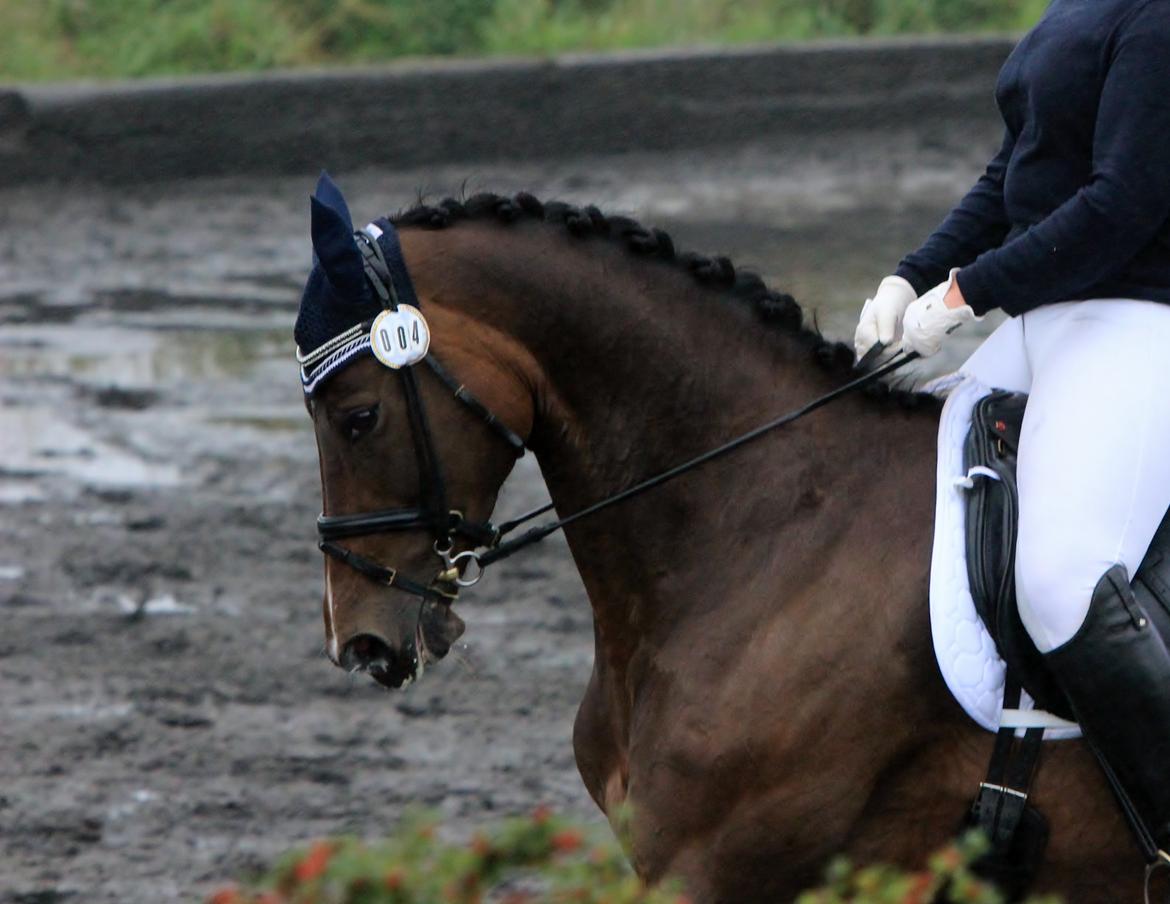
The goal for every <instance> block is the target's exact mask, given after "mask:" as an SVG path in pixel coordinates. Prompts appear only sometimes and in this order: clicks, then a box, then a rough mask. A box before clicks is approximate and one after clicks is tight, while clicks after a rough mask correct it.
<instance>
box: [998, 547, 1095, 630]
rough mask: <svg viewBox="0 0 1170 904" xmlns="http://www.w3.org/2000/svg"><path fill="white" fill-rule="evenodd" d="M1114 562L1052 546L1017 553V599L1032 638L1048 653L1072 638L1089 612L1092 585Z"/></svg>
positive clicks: (1025, 625) (1022, 618) (1021, 548)
mask: <svg viewBox="0 0 1170 904" xmlns="http://www.w3.org/2000/svg"><path fill="white" fill-rule="evenodd" d="M1110 564H1111V563H1101V562H1096V561H1094V560H1093V559H1092V557H1090V556H1087V555H1074V554H1070V553H1063V554H1062V552H1060V551H1057V550H1053V549H1051V548H1049V549H1046V550H1038V551H1035V552H1034V553H1032V554H1029V551H1028V550H1027V549H1026V548H1025V547H1024V546H1022V545H1021V547H1020V548H1018V549H1017V554H1016V599H1017V601H1018V604H1019V608H1020V619H1021V621H1023V623H1024V627H1025V628H1026V629H1027V631H1028V634H1029V635H1030V636H1031V638H1032V642H1033V643H1035V644H1036V647H1037V649H1039V650H1040V652H1041V653H1047V652H1050V651H1051V650H1054V649H1056V647H1058V646H1060V645H1061V644H1063V643H1065V642H1066V641H1068V640H1071V639H1072V636H1073V635H1074V634H1076V632H1077V629H1078V628H1080V626H1081V624H1082V623H1083V622H1084V620H1085V616H1086V615H1087V614H1088V612H1089V603H1090V602H1091V601H1092V599H1093V588H1094V587H1095V586H1096V584H1097V581H1098V580H1099V579H1100V577H1101V575H1102V574H1103V573H1104V572H1105V571H1106V570H1107V569H1108V568H1109V566H1110Z"/></svg>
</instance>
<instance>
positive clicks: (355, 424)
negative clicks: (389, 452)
mask: <svg viewBox="0 0 1170 904" xmlns="http://www.w3.org/2000/svg"><path fill="white" fill-rule="evenodd" d="M376 423H378V406H377V405H372V406H371V407H369V408H359V409H358V410H357V411H351V412H350V413H349V414H347V415H346V416H345V421H344V422H343V424H342V429H343V430H344V431H345V435H346V436H347V437H349V441H350V442H354V441H355V440H357V439H359V438H360V437H362V436H364V435H365V434H367V433H369V432H370V431H371V430H373V429H374V425H375V424H376Z"/></svg>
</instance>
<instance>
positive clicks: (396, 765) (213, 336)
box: [0, 147, 993, 904]
mask: <svg viewBox="0 0 1170 904" xmlns="http://www.w3.org/2000/svg"><path fill="white" fill-rule="evenodd" d="M990 150H993V149H985V148H974V149H973V150H972V157H971V159H967V160H961V161H955V160H948V159H931V157H930V154H929V153H928V152H923V153H919V154H917V155H916V156H913V158H912V159H903V158H901V157H900V156H899V154H898V153H895V152H892V151H891V149H889V148H886V149H874V148H872V147H860V148H859V149H858V151H857V160H855V161H853V162H852V163H850V162H849V161H845V162H844V163H843V162H842V161H837V162H836V163H834V164H833V165H832V166H827V165H820V164H817V163H816V162H813V161H809V162H806V163H804V164H801V165H800V166H799V167H793V166H792V165H791V164H786V163H784V162H782V161H781V160H780V158H778V157H776V156H775V155H773V154H770V153H769V152H767V151H765V150H762V149H751V148H749V149H744V150H741V151H738V152H735V153H730V152H729V153H727V154H726V155H723V156H721V157H719V158H718V159H716V157H715V156H714V155H707V156H705V157H699V156H689V157H688V156H685V155H680V156H667V157H664V156H646V157H637V156H634V157H623V158H609V159H590V160H581V161H575V162H561V163H556V164H547V165H519V166H506V165H499V166H487V167H485V166H479V167H471V166H469V167H460V168H447V169H442V170H430V171H426V172H421V171H412V172H397V173H365V174H360V175H351V176H347V177H345V178H342V179H341V180H340V181H341V183H342V185H343V187H344V188H345V190H346V191H347V193H348V195H349V197H350V198H351V203H352V204H353V207H354V213H355V217H358V218H365V217H372V216H375V215H377V214H380V213H384V212H387V211H389V210H392V209H395V208H397V207H399V206H401V205H405V204H408V203H410V201H411V200H412V199H413V198H414V197H415V195H416V193H417V190H418V189H420V188H422V189H424V190H426V191H428V192H429V193H432V194H438V193H442V192H444V191H448V190H452V189H454V190H458V188H459V186H460V184H461V183H462V182H463V181H464V179H467V180H469V181H468V185H469V187H470V188H471V189H472V190H474V189H477V188H481V187H482V188H490V189H493V190H503V191H508V190H514V189H518V188H527V189H530V190H533V191H535V192H537V193H538V194H540V195H542V196H546V197H551V196H560V197H567V198H569V199H571V200H579V201H593V202H598V203H600V204H602V205H603V206H604V207H606V208H607V209H610V210H622V211H627V212H634V213H636V214H637V215H639V216H641V217H643V218H644V219H645V220H646V221H648V222H653V223H656V224H658V225H661V226H664V227H666V228H668V229H670V230H672V231H673V232H674V234H675V237H676V239H677V240H678V243H679V244H680V245H681V246H683V247H688V248H696V249H700V250H704V251H708V252H723V253H728V254H730V255H731V256H732V257H733V258H734V259H735V260H736V261H737V262H746V263H750V264H753V265H755V266H756V267H757V268H758V269H759V270H760V271H761V272H763V273H764V274H765V275H766V276H767V277H768V278H769V280H770V281H771V282H772V283H774V284H775V285H777V286H780V287H783V288H785V289H788V290H790V291H792V292H794V294H796V296H797V297H798V298H799V299H801V300H802V301H804V302H805V304H806V307H809V308H815V309H816V310H817V315H818V320H819V323H820V325H821V326H822V328H823V329H825V330H826V332H829V333H832V334H836V335H839V336H845V335H847V334H849V333H851V331H852V325H853V321H854V318H855V312H856V310H857V307H858V305H859V303H860V299H861V298H862V297H863V296H864V294H865V293H866V292H867V291H869V290H871V288H872V286H873V285H874V284H875V283H876V281H877V280H878V279H880V277H881V276H882V275H884V274H885V273H886V272H888V270H889V268H890V267H891V266H892V265H893V264H894V262H896V260H897V259H898V257H899V256H900V254H901V253H902V252H903V251H905V250H907V249H908V248H909V247H911V246H912V245H913V244H914V243H915V242H916V241H917V240H918V239H919V238H921V237H922V235H924V234H925V232H926V231H927V230H929V228H930V227H931V226H932V225H933V223H934V222H935V221H936V220H937V218H938V216H939V214H940V212H941V211H942V210H943V209H944V207H945V205H946V204H947V203H948V202H950V201H952V200H953V199H954V198H955V197H957V194H958V193H959V192H960V191H961V190H962V188H963V187H964V186H965V184H969V182H970V180H971V178H972V175H973V173H974V172H975V171H976V169H977V167H978V166H979V164H980V162H981V161H980V159H979V158H980V157H981V156H982V155H983V154H984V153H985V152H989V151H990ZM899 160H901V162H897V161H899ZM311 181H312V180H311V179H280V180H266V181H261V182H258V183H256V182H253V183H248V184H242V183H235V182H232V181H224V180H214V181H210V180H209V181H199V182H191V183H186V184H182V185H161V186H144V187H140V188H133V189H97V188H85V189H82V188H59V187H47V186H41V187H36V188H28V189H21V190H18V191H9V192H5V193H2V194H0V626H2V627H0V901H4V902H23V904H33V902H36V904H50V902H55V901H66V900H78V901H80V900H84V901H87V902H89V901H121V902H146V901H151V902H157V901H168V900H179V899H184V900H191V899H193V898H197V897H198V896H199V895H201V894H203V893H205V892H206V891H207V890H208V889H209V888H211V887H212V886H213V885H214V884H215V883H216V882H217V881H218V880H222V879H223V878H224V877H230V876H232V875H236V874H239V873H241V872H242V871H247V870H251V869H253V868H259V867H261V866H263V865H264V864H265V863H266V862H268V860H269V859H270V858H271V857H272V856H273V855H275V854H276V853H278V852H280V851H282V850H284V849H285V848H287V847H288V846H290V845H294V844H298V843H302V842H304V841H306V840H308V839H310V838H312V837H315V836H319V835H324V834H335V833H341V832H355V833H360V834H369V835H373V834H377V833H380V832H383V831H386V830H388V829H390V828H392V827H393V826H394V824H395V822H396V820H397V819H398V818H399V816H400V814H401V813H402V811H403V809H404V808H405V807H407V806H408V805H411V804H422V805H425V806H429V807H433V808H436V809H437V810H439V811H440V812H441V813H442V814H444V816H445V817H446V819H447V820H448V821H449V822H450V824H451V825H453V826H455V827H456V828H459V827H464V828H465V827H466V826H468V825H470V824H473V823H475V822H478V821H482V820H490V819H494V818H496V817H498V816H501V815H504V814H512V813H517V812H524V811H527V810H529V809H530V808H531V807H533V806H534V805H535V804H536V803H538V802H542V801H543V802H549V803H551V804H553V805H554V806H555V807H557V808H558V809H560V810H563V811H568V812H571V813H574V814H578V815H581V816H583V817H585V818H587V819H597V818H598V817H597V814H596V811H595V808H594V807H593V805H592V803H591V802H590V801H589V800H588V798H587V796H586V795H585V793H584V790H583V788H582V787H581V784H580V781H579V779H578V777H577V774H576V769H575V766H574V764H573V757H572V751H571V747H570V732H571V726H572V720H573V715H574V712H575V707H576V702H577V700H578V699H579V696H580V693H581V691H582V688H583V686H584V683H585V681H586V679H587V677H588V674H589V667H590V661H591V656H592V644H591V640H592V634H591V628H590V613H589V608H588V604H587V602H586V601H585V599H584V595H583V592H582V590H581V587H580V584H579V581H578V579H577V577H576V575H575V573H574V571H573V569H572V565H571V562H570V560H569V558H568V555H567V553H566V551H565V549H564V547H563V545H562V544H561V542H560V541H559V540H554V541H551V542H549V543H547V544H545V545H544V546H543V547H542V548H538V549H536V550H533V551H531V552H530V553H529V554H528V555H526V556H523V557H520V558H518V559H514V560H510V561H509V562H507V563H503V564H501V566H500V567H498V568H497V569H496V570H495V571H494V572H493V573H492V574H491V575H490V576H489V578H488V579H486V580H485V581H484V582H483V584H481V585H480V586H479V587H477V588H476V589H475V591H473V592H472V593H470V594H468V595H467V597H466V600H465V601H464V602H463V603H461V606H460V609H461V614H462V615H463V617H464V618H465V619H466V620H467V623H468V630H467V633H466V635H465V643H463V644H462V645H461V647H460V648H459V649H458V650H457V651H456V653H455V654H454V655H453V656H452V657H449V658H448V660H447V661H445V662H444V663H442V664H441V665H440V666H438V667H436V668H434V669H433V670H431V671H429V672H428V673H427V675H426V677H425V679H424V680H423V681H422V682H421V684H419V685H416V686H414V687H412V688H411V689H410V690H408V691H407V692H405V693H402V692H399V693H390V692H387V691H384V690H382V689H380V688H377V687H375V686H373V685H372V683H370V682H368V681H367V680H365V679H353V678H350V677H347V676H346V675H344V674H342V673H341V672H340V671H338V670H337V669H335V668H333V667H332V666H331V665H330V664H329V663H328V661H327V660H326V659H325V658H324V657H323V655H322V628H321V620H320V614H319V609H320V604H319V601H320V593H321V586H320V585H321V562H320V559H319V556H318V555H317V553H316V551H315V549H314V547H313V517H314V515H315V514H316V512H317V509H318V494H319V491H318V485H317V470H316V460H315V451H314V446H313V441H312V437H311V434H310V431H309V428H308V422H307V419H306V418H305V416H304V413H303V409H302V407H301V399H300V389H299V385H298V382H297V379H296V371H295V365H294V363H293V360H292V342H291V326H292V320H293V317H294V313H295V303H296V300H297V297H298V295H299V287H300V284H301V282H302V280H303V278H304V275H305V271H306V269H307V263H308V258H309V251H308V241H307V233H308V230H307V219H308V218H307V203H306V194H307V193H308V191H309V190H310V188H311ZM989 326H990V324H985V325H983V328H982V330H981V332H986V329H987V328H988V327H989ZM976 337H977V334H976V333H972V334H971V335H969V336H966V337H964V338H962V339H961V340H959V342H957V343H956V346H957V347H956V349H955V354H953V355H952V357H951V359H950V360H949V361H948V362H945V363H944V365H943V366H944V367H945V365H946V364H952V365H953V364H954V363H955V361H956V360H958V359H959V358H961V354H962V352H963V350H964V349H969V348H970V347H971V346H972V345H973V343H974V341H975V339H976ZM541 498H542V487H541V482H540V477H539V473H538V471H537V469H536V467H535V464H534V462H532V461H531V460H528V459H526V460H524V461H523V462H521V464H520V466H519V468H518V470H517V472H516V474H515V475H514V477H513V478H512V480H511V481H510V484H509V487H508V490H507V492H506V494H505V498H504V500H503V503H502V510H501V512H504V511H513V512H514V511H517V510H519V509H521V508H522V507H525V506H526V505H527V504H530V503H535V502H537V501H539V500H540V499H541Z"/></svg>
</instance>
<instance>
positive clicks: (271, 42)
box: [0, 0, 1046, 81]
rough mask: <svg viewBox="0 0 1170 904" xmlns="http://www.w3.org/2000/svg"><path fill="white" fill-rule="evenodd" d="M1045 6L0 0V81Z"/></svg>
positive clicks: (772, 33) (890, 20)
mask: <svg viewBox="0 0 1170 904" xmlns="http://www.w3.org/2000/svg"><path fill="white" fill-rule="evenodd" d="M1045 5H1046V0H0V79H4V80H12V81H20V80H45V79H74V78H127V77H128V78H137V77H143V76H152V75H168V74H176V73H194V72H222V71H233V70H262V69H272V68H277V67H297V66H321V65H344V64H355V63H373V62H384V61H387V60H392V59H396V58H400V57H404V56H422V55H461V56H470V55H488V54H517V53H525V54H532V53H535V54H548V53H558V52H563V51H573V50H606V49H613V48H628V47H662V46H670V45H679V44H683V45H691V44H734V43H743V42H748V41H774V40H801V39H808V38H818V37H842V36H854V35H893V34H906V33H937V32H987V31H1018V30H1021V29H1024V28H1026V27H1028V26H1029V25H1030V24H1031V23H1033V22H1034V21H1035V20H1036V19H1037V18H1038V17H1039V15H1040V12H1041V11H1042V10H1043V8H1044V6H1045Z"/></svg>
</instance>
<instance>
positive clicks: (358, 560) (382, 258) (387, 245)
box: [298, 223, 524, 603]
mask: <svg viewBox="0 0 1170 904" xmlns="http://www.w3.org/2000/svg"><path fill="white" fill-rule="evenodd" d="M354 238H355V240H356V242H357V245H358V249H359V250H360V251H361V254H362V264H363V267H364V269H365V274H366V278H367V280H368V282H369V283H370V285H371V287H372V288H373V290H374V292H375V293H376V295H377V297H378V299H379V300H380V301H381V302H382V307H383V309H384V310H397V309H398V306H399V305H400V304H410V305H411V306H412V307H416V308H417V307H418V299H417V296H416V295H415V292H414V287H413V285H411V283H410V278H409V274H408V273H407V270H406V266H405V262H404V261H403V260H402V256H401V255H402V252H401V249H400V246H399V245H398V240H397V236H396V235H394V232H393V229H392V228H391V229H383V228H381V227H380V226H378V225H377V224H376V223H372V224H370V225H369V226H367V227H366V228H365V229H363V230H359V231H357V232H355V233H354ZM380 239H382V240H383V241H381V242H380V241H379V240H380ZM387 255H389V256H390V257H391V259H393V258H395V257H396V258H397V259H396V260H394V261H393V263H394V265H395V266H394V269H395V270H397V272H398V279H397V280H395V278H394V276H393V273H392V269H391V266H392V265H391V262H390V261H388V259H387ZM372 324H373V320H369V321H365V322H363V323H361V324H359V325H358V329H360V330H361V331H369V329H370V328H371V326H372ZM319 351H320V350H319ZM312 357H313V356H312V355H305V356H301V355H299V354H298V359H299V360H300V361H301V363H302V364H305V363H307V362H311V361H312ZM423 361H424V362H425V363H426V364H427V366H428V367H429V368H430V370H431V372H432V373H434V374H435V376H437V377H438V378H439V380H441V381H442V382H443V383H444V385H446V386H447V388H448V389H450V390H451V392H452V393H453V394H454V396H455V398H456V399H458V400H459V401H461V402H462V403H463V404H464V405H465V406H467V407H468V408H469V409H470V410H471V411H473V412H474V413H475V414H476V415H477V416H478V417H479V418H480V419H481V420H482V421H484V423H486V424H487V425H488V426H489V427H491V428H492V429H493V430H494V431H495V432H496V434H497V435H498V436H500V437H501V438H502V439H503V441H504V442H505V443H506V444H507V445H508V446H509V447H510V448H511V449H512V451H513V452H514V453H515V454H516V456H517V457H519V456H521V455H523V454H524V440H522V439H521V438H520V437H519V436H517V435H516V433H515V432H513V431H512V430H511V429H510V428H509V427H508V426H507V425H506V424H504V423H503V421H501V420H500V419H499V418H497V417H496V416H495V415H494V414H492V412H491V411H490V410H488V408H487V407H486V406H485V405H484V404H483V403H482V402H480V401H479V399H477V398H476V397H475V396H474V395H472V394H471V393H470V392H469V391H468V390H467V388H466V387H464V386H462V385H461V384H459V383H457V382H456V381H455V380H454V379H453V378H452V377H451V375H450V374H449V373H447V371H446V370H445V369H444V368H443V366H442V365H441V364H440V363H439V362H438V360H437V359H436V358H435V357H434V356H433V355H432V354H430V353H429V351H428V353H427V355H426V357H425V358H424V359H423ZM398 375H399V379H400V381H401V385H402V391H403V395H404V397H405V399H406V413H407V418H408V420H409V422H410V433H411V437H412V439H413V442H414V452H415V460H416V462H417V464H418V473H419V478H420V481H421V494H420V499H419V504H418V506H416V507H414V508H394V509H379V510H377V511H370V512H359V513H356V514H351V515H325V514H321V515H319V516H318V517H317V535H318V543H317V546H318V547H319V548H320V550H321V551H322V552H323V553H325V554H326V555H327V556H330V557H332V558H334V559H336V560H337V561H339V562H342V563H344V564H346V565H348V566H349V567H350V568H352V569H354V570H355V571H357V572H359V573H361V574H363V575H365V576H366V577H367V578H369V579H370V580H372V581H375V582H377V583H379V584H382V585H384V586H386V587H393V588H395V589H398V590H401V591H403V592H405V593H410V594H413V595H415V596H419V597H423V598H424V599H435V600H438V601H441V602H444V603H450V602H452V601H454V599H455V598H456V597H457V596H458V593H459V588H460V587H463V586H470V585H471V584H473V583H475V580H477V579H478V570H477V572H476V577H475V579H470V578H464V577H462V576H461V573H460V572H461V569H462V568H465V567H467V565H468V564H470V562H471V559H472V556H471V554H470V553H468V552H463V553H455V552H454V549H455V541H456V538H463V539H466V540H469V541H471V542H472V543H473V544H474V545H475V546H480V547H482V546H490V545H492V544H494V543H495V542H496V541H497V540H498V538H499V531H498V530H497V529H496V528H495V527H494V526H493V525H492V524H491V522H489V521H483V522H477V521H469V520H468V519H467V518H465V517H464V515H463V513H462V512H460V511H458V510H456V509H452V508H450V507H449V506H448V503H447V491H446V483H445V481H444V480H443V469H442V466H441V464H440V462H439V456H438V454H437V453H436V451H435V442H434V438H433V436H432V435H431V430H430V425H429V423H428V421H427V412H426V406H425V405H424V404H423V400H422V395H421V394H420V392H419V388H418V378H417V376H416V375H415V371H414V368H413V367H412V366H407V367H400V368H398ZM420 530H421V531H427V532H429V533H430V534H431V536H432V537H433V539H434V544H433V547H432V548H433V549H434V552H435V554H436V555H437V556H438V557H439V558H440V559H441V561H442V568H440V569H439V570H438V571H437V572H436V574H435V575H434V577H432V578H431V580H430V582H429V583H427V584H423V583H421V582H419V581H415V580H412V579H411V578H408V577H406V576H405V575H403V574H402V573H401V572H400V571H399V570H398V569H397V568H393V567H390V566H388V565H383V564H381V563H380V562H376V561H375V560H373V559H371V558H369V557H367V556H363V555H361V554H360V553H357V552H355V551H354V550H352V549H350V548H349V547H347V546H344V545H343V544H342V543H340V542H338V541H341V540H345V539H348V538H350V537H359V536H366V535H369V534H384V533H396V532H399V531H420Z"/></svg>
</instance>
